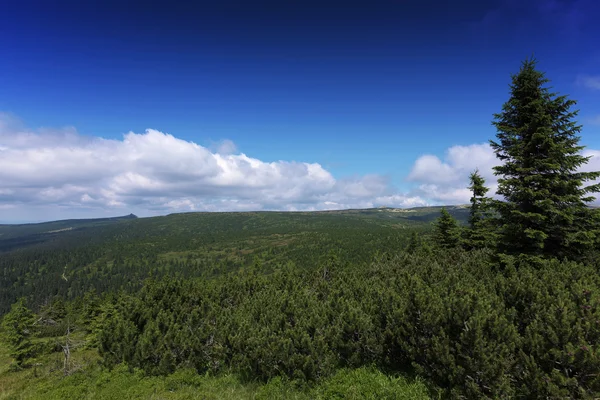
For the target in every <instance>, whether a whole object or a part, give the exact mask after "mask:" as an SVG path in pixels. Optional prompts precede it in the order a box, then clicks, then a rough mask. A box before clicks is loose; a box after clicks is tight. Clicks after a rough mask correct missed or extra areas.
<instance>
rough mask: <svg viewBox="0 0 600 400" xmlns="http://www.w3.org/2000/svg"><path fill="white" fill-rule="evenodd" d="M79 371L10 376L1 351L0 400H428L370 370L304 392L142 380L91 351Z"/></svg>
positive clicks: (47, 360)
mask: <svg viewBox="0 0 600 400" xmlns="http://www.w3.org/2000/svg"><path fill="white" fill-rule="evenodd" d="M73 359H74V363H75V364H77V365H79V366H80V369H79V370H78V371H76V372H74V373H72V374H71V375H68V376H65V375H64V373H63V371H62V354H60V353H54V354H51V355H46V356H43V357H40V358H38V359H36V360H33V361H32V364H37V365H36V366H35V367H28V368H26V369H23V370H20V371H16V372H15V371H10V370H9V365H10V357H9V355H8V351H7V349H6V346H4V344H3V343H2V346H0V400H9V399H11V400H17V399H42V400H54V399H56V400H70V399H73V400H83V399H90V400H91V399H94V400H113V399H156V400H158V399H173V400H183V399H206V400H209V399H215V400H217V399H239V400H245V399H249V400H250V399H256V400H260V399H286V400H287V399H290V400H304V399H306V400H308V399H340V400H341V399H347V400H354V399H356V400H358V399H373V400H376V399H384V400H385V399H390V400H391V399H394V400H396V399H397V400H404V399H406V400H409V399H410V400H420V399H429V398H430V396H429V394H428V389H427V386H426V385H425V384H424V382H422V381H420V380H412V381H411V380H408V379H406V378H404V377H389V376H386V375H384V374H383V373H382V372H380V371H377V370H375V369H372V368H360V369H355V370H348V369H343V370H340V371H338V372H337V373H336V374H335V375H334V376H332V377H330V378H328V379H325V380H323V381H321V382H320V383H319V384H318V385H316V386H312V387H308V386H306V385H298V384H296V383H295V382H290V381H287V380H284V379H282V378H279V377H277V378H274V379H272V380H271V381H269V382H267V383H256V382H243V381H241V380H240V379H239V377H237V376H236V375H234V374H222V375H219V376H210V375H198V374H197V373H196V372H195V371H194V370H190V369H182V370H178V371H177V372H175V373H174V374H172V375H169V376H166V377H157V376H146V375H144V373H143V372H141V371H139V370H134V371H131V370H130V369H129V368H127V367H126V366H124V365H119V366H117V367H116V368H114V369H113V370H107V369H105V368H103V367H101V366H100V364H99V361H100V358H99V356H98V354H97V353H96V351H94V350H78V351H76V352H74V353H73Z"/></svg>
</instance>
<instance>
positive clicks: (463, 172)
mask: <svg viewBox="0 0 600 400" xmlns="http://www.w3.org/2000/svg"><path fill="white" fill-rule="evenodd" d="M582 155H583V156H584V157H590V160H589V162H588V163H587V164H585V165H584V166H583V167H582V168H581V171H600V151H598V150H593V149H586V150H584V151H583V152H582ZM499 164H500V162H499V161H498V159H497V158H496V156H495V154H494V151H493V150H492V148H491V147H490V145H489V144H487V143H486V144H472V145H470V146H453V147H450V148H449V149H448V150H447V151H446V154H445V157H444V159H443V160H442V159H440V158H438V157H436V156H434V155H423V156H421V157H419V158H418V159H417V161H416V162H415V164H414V165H413V168H412V170H411V172H410V174H409V175H408V180H409V181H412V182H415V183H416V184H417V187H416V188H415V189H414V190H413V191H412V193H411V194H412V195H414V196H415V197H417V198H425V199H428V200H429V201H431V202H432V203H434V204H466V203H468V202H469V199H470V197H471V192H470V191H469V190H468V188H467V187H468V185H469V175H470V174H471V172H473V171H475V170H478V171H479V173H480V175H482V176H483V177H484V178H485V180H486V186H487V187H488V188H489V189H490V191H489V192H488V195H489V196H491V197H497V196H496V195H495V193H496V191H497V189H498V179H497V177H496V176H495V175H494V171H493V167H495V166H496V165H499ZM599 200H600V199H599Z"/></svg>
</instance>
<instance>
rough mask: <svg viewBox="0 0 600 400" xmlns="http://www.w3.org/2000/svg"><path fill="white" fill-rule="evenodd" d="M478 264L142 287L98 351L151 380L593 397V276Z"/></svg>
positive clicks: (384, 265) (597, 323)
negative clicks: (369, 371)
mask: <svg viewBox="0 0 600 400" xmlns="http://www.w3.org/2000/svg"><path fill="white" fill-rule="evenodd" d="M488 260H489V254H488V253H486V252H471V253H466V252H462V251H460V250H457V251H450V252H444V253H441V252H439V253H435V254H432V255H424V254H422V253H420V252H416V253H415V254H413V255H408V254H405V255H401V256H398V257H396V258H394V259H392V260H389V261H381V262H376V263H373V264H372V265H371V266H370V267H369V268H367V269H364V268H353V267H350V266H347V267H343V266H333V267H332V266H331V265H330V266H329V267H328V269H327V271H326V272H325V270H324V269H323V268H319V269H314V270H312V271H299V270H297V269H290V268H285V267H284V268H282V269H281V270H278V271H276V272H275V273H273V274H270V275H260V274H256V273H252V272H249V273H240V274H231V275H227V276H224V277H223V278H221V279H219V280H217V281H214V282H211V283H209V282H207V281H194V282H190V281H176V280H164V281H160V282H158V281H149V282H148V283H147V284H146V285H145V286H144V289H143V290H142V291H141V292H140V293H139V294H138V295H136V296H129V295H122V296H120V297H119V298H118V301H117V302H116V305H115V307H114V308H112V307H106V308H107V309H110V310H111V311H110V312H111V318H107V319H105V321H106V323H105V325H104V326H103V327H102V329H101V331H100V333H99V335H100V336H99V337H100V348H101V351H102V354H103V355H104V359H105V362H106V363H107V364H108V365H115V364H118V363H120V362H126V363H127V364H128V365H131V366H133V367H139V368H142V369H144V370H146V371H147V372H148V373H150V374H167V373H171V372H173V371H174V370H175V369H176V368H180V367H193V368H195V369H196V370H197V371H199V372H205V371H209V370H211V371H218V370H229V369H233V370H235V371H237V372H239V373H241V374H242V375H245V376H246V377H248V378H258V379H260V380H264V381H267V380H269V379H271V378H273V377H276V376H285V377H287V378H291V379H300V380H312V381H314V380H320V379H321V378H324V377H327V376H330V375H331V374H332V373H334V371H335V370H337V369H338V368H341V367H358V366H362V365H370V364H375V365H378V366H379V367H380V368H383V369H386V370H406V369H407V368H409V369H414V370H415V371H416V372H418V373H419V374H422V375H423V376H425V377H427V378H429V379H430V380H431V381H432V382H433V383H435V384H436V385H437V386H439V387H441V388H444V389H447V390H448V393H452V394H454V395H456V396H458V395H466V396H467V397H469V398H481V397H495V398H497V397H510V396H525V397H528V398H532V397H534V398H541V397H546V396H572V397H576V398H585V397H586V396H591V395H592V394H593V393H596V392H598V391H600V379H599V378H598V371H600V365H599V363H600V357H599V356H600V354H599V349H598V345H597V343H598V339H600V337H599V335H600V308H599V307H600V305H599V299H600V297H599V296H600V277H599V276H598V274H597V271H596V270H595V269H594V268H593V267H590V266H585V265H581V264H577V263H569V262H565V263H560V262H558V261H547V262H544V263H543V264H542V265H539V264H538V265H536V266H528V265H519V268H518V269H515V268H514V267H513V266H506V267H505V269H504V271H503V272H501V273H499V272H497V271H496V265H494V264H491V263H490V262H489V261H488ZM101 317H102V316H101Z"/></svg>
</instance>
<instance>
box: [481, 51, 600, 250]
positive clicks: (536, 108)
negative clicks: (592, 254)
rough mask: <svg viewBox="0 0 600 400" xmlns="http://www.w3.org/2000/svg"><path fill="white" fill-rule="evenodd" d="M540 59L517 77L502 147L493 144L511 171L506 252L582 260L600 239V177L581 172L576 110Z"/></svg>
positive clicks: (501, 188)
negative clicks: (598, 206) (555, 89)
mask: <svg viewBox="0 0 600 400" xmlns="http://www.w3.org/2000/svg"><path fill="white" fill-rule="evenodd" d="M547 82H549V80H548V79H546V78H545V74H544V73H542V72H540V71H538V70H537V69H536V61H535V60H534V59H530V60H526V61H524V62H523V64H522V66H521V69H520V71H519V73H518V74H516V75H513V76H512V83H511V85H510V90H511V96H510V99H509V100H508V101H507V102H506V103H505V104H504V106H503V108H502V112H501V113H499V114H495V115H494V121H493V124H494V125H495V126H496V129H497V135H496V137H497V141H491V146H492V148H493V149H494V152H495V153H496V156H497V157H498V158H499V159H500V160H501V161H503V162H504V163H503V165H500V166H497V167H495V168H494V169H495V174H496V175H499V176H500V178H499V179H498V192H497V193H498V194H500V195H502V196H503V197H504V199H505V201H500V202H497V203H496V205H495V208H496V209H497V211H498V212H499V213H500V217H501V222H502V232H501V238H500V242H499V249H500V251H501V252H504V253H509V254H527V255H533V256H543V257H559V258H562V257H568V258H572V259H578V258H581V257H582V256H583V255H584V254H585V253H586V251H587V250H589V249H590V248H591V247H592V246H593V245H594V244H595V242H596V240H597V239H596V238H597V237H598V220H599V218H598V213H597V212H596V211H595V210H592V209H590V208H589V207H588V203H589V202H591V201H593V200H594V197H592V196H591V195H590V194H591V193H594V192H598V191H599V190H600V186H599V185H587V186H586V185H585V183H586V182H588V181H590V180H594V179H596V178H598V177H600V173H599V172H581V171H580V167H582V166H583V165H584V164H586V163H587V162H588V160H589V157H584V156H582V155H581V154H580V152H581V150H582V149H583V148H584V146H580V145H578V143H579V140H580V137H579V136H577V134H578V133H579V132H580V131H581V126H579V125H577V123H576V122H575V121H574V118H575V116H576V115H577V111H573V110H571V107H572V106H574V105H575V104H576V102H575V101H574V100H569V99H567V96H557V95H556V93H552V92H550V91H549V88H547V87H545V84H546V83H547Z"/></svg>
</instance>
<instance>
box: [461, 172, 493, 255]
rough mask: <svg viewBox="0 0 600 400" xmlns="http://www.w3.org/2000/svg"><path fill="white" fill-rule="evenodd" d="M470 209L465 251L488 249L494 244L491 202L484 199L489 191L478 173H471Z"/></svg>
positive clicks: (488, 199)
mask: <svg viewBox="0 0 600 400" xmlns="http://www.w3.org/2000/svg"><path fill="white" fill-rule="evenodd" d="M469 180H470V182H471V184H470V186H469V190H471V193H472V196H471V209H470V213H469V229H468V230H467V231H466V235H465V236H466V238H465V239H466V240H465V247H466V248H467V249H482V248H490V247H493V246H494V244H495V236H496V234H495V224H494V222H495V220H494V218H492V209H491V206H492V202H491V199H490V198H487V197H486V194H487V192H488V191H489V189H488V188H487V187H486V186H485V179H484V178H483V177H482V176H481V175H480V174H479V171H477V170H476V171H475V172H473V173H471V175H470V176H469Z"/></svg>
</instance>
